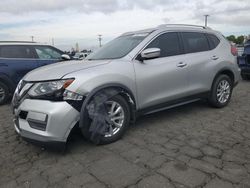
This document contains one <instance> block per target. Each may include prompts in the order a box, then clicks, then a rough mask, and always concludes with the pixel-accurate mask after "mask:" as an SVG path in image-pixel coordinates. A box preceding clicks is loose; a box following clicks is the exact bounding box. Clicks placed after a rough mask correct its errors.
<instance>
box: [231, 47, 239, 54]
mask: <svg viewBox="0 0 250 188" xmlns="http://www.w3.org/2000/svg"><path fill="white" fill-rule="evenodd" d="M231 53H232V54H233V55H234V56H237V55H238V50H237V48H236V47H235V46H233V45H231Z"/></svg>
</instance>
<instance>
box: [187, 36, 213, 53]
mask: <svg viewBox="0 0 250 188" xmlns="http://www.w3.org/2000/svg"><path fill="white" fill-rule="evenodd" d="M182 38H183V43H184V48H185V51H186V53H195V52H203V51H208V50H210V49H209V45H208V40H207V37H206V36H205V34H203V33H195V32H183V33H182Z"/></svg>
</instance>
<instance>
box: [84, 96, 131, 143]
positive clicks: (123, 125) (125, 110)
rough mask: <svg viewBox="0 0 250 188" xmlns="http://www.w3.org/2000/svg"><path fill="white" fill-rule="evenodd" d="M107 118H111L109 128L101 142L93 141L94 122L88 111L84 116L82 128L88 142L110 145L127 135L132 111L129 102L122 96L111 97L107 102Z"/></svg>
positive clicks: (100, 136)
mask: <svg viewBox="0 0 250 188" xmlns="http://www.w3.org/2000/svg"><path fill="white" fill-rule="evenodd" d="M105 106H106V109H107V116H108V118H109V120H110V121H109V124H108V126H107V127H108V128H106V129H105V130H104V133H103V134H102V135H99V140H98V142H96V140H93V138H92V134H93V132H91V131H90V126H91V123H92V122H93V120H92V119H91V118H90V117H89V114H88V112H87V110H85V114H84V121H83V122H84V125H83V126H82V128H81V130H82V134H83V136H84V137H85V138H87V139H88V140H90V141H92V142H94V143H97V144H109V143H112V142H115V141H117V140H119V139H120V138H121V137H122V136H123V134H124V133H125V131H126V129H127V127H128V126H129V122H130V110H129V105H128V103H127V101H126V100H125V99H124V98H123V97H122V96H120V95H116V96H113V97H111V98H110V99H108V100H107V101H106V102H105Z"/></svg>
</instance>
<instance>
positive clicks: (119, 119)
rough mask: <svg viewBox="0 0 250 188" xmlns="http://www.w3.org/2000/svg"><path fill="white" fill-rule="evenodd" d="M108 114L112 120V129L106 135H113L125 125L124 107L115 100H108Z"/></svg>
mask: <svg viewBox="0 0 250 188" xmlns="http://www.w3.org/2000/svg"><path fill="white" fill-rule="evenodd" d="M106 104H107V108H108V115H109V118H110V121H111V125H110V129H111V130H109V131H108V132H107V133H106V134H105V137H111V136H113V135H115V134H117V133H118V132H119V131H120V129H121V128H122V126H123V122H124V118H125V117H124V115H125V113H124V109H123V107H122V106H121V105H120V104H119V103H118V102H115V101H107V102H106Z"/></svg>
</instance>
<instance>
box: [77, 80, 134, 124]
mask: <svg viewBox="0 0 250 188" xmlns="http://www.w3.org/2000/svg"><path fill="white" fill-rule="evenodd" d="M109 89H111V90H116V91H118V93H119V94H120V95H121V96H122V97H123V98H124V99H125V100H126V101H127V102H128V104H129V107H130V112H131V122H132V123H134V122H135V119H136V105H137V104H136V98H135V96H134V94H133V92H132V91H131V90H130V89H129V88H128V87H127V86H125V85H122V84H119V83H111V84H104V85H102V86H99V87H96V88H95V89H93V90H92V91H91V92H90V93H89V94H88V95H87V96H86V98H85V99H84V102H83V104H82V107H81V111H80V122H79V126H81V125H82V124H83V122H82V117H81V116H82V114H84V112H85V110H86V106H87V104H88V103H89V102H90V101H91V99H92V98H93V97H94V96H95V95H96V94H97V93H98V92H101V91H104V90H109Z"/></svg>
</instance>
